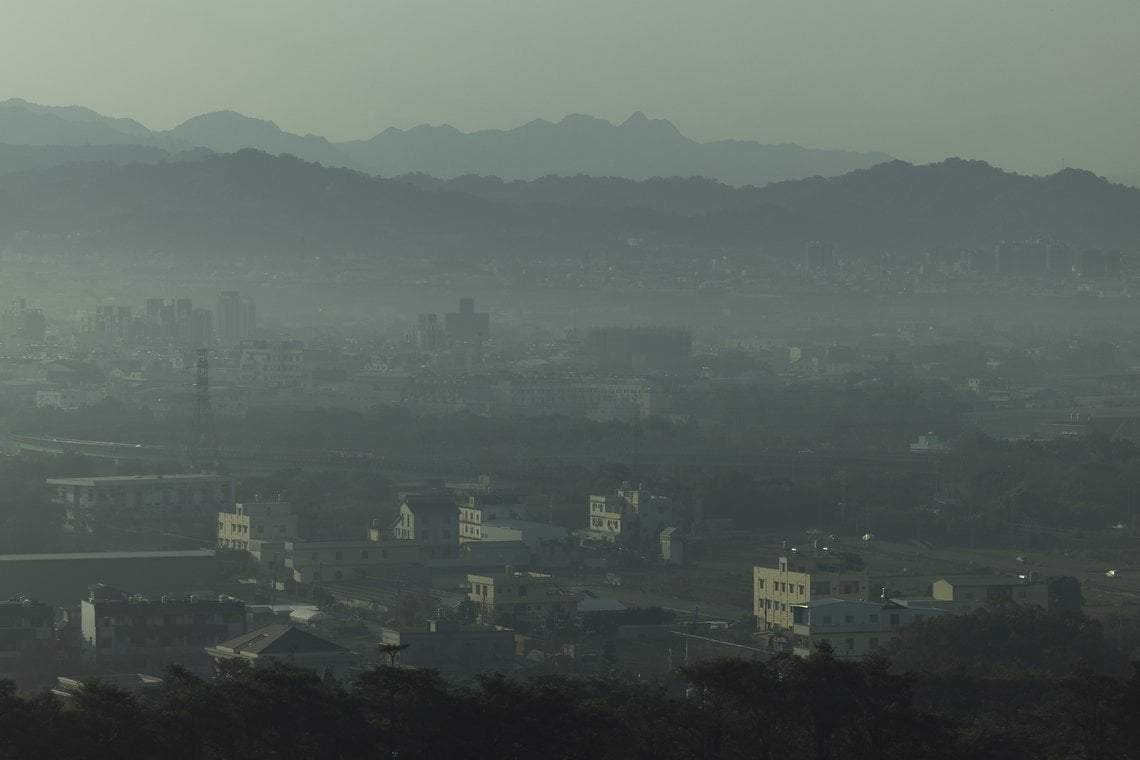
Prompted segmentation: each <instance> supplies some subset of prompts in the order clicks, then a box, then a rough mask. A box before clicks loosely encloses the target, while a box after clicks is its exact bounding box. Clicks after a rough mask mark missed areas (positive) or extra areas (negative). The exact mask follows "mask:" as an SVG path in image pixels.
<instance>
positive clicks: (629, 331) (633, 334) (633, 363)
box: [587, 327, 693, 374]
mask: <svg viewBox="0 0 1140 760" xmlns="http://www.w3.org/2000/svg"><path fill="white" fill-rule="evenodd" d="M587 343H588V345H589V350H590V354H591V355H592V356H593V358H594V362H595V363H596V366H597V368H598V371H600V372H613V373H618V374H629V373H634V374H652V373H670V374H683V373H686V372H688V371H690V370H691V367H690V365H691V363H692V358H693V331H692V330H690V329H689V328H686V327H598V328H593V329H591V330H590V331H589V333H588V335H587Z"/></svg>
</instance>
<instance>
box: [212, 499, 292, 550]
mask: <svg viewBox="0 0 1140 760" xmlns="http://www.w3.org/2000/svg"><path fill="white" fill-rule="evenodd" d="M296 537H297V516H296V515H295V514H293V508H292V507H291V506H289V503H288V502H285V501H255V502H252V503H243V502H238V503H237V504H235V505H234V511H233V512H228V511H227V512H218V548H219V549H237V550H240V551H250V549H251V546H250V542H251V541H269V542H279V541H286V540H290V539H294V538H296Z"/></svg>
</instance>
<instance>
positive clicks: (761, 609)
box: [752, 552, 870, 631]
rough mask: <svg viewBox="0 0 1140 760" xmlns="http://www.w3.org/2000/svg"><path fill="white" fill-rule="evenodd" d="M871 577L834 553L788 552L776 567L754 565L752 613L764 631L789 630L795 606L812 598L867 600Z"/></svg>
mask: <svg viewBox="0 0 1140 760" xmlns="http://www.w3.org/2000/svg"><path fill="white" fill-rule="evenodd" d="M869 596H870V578H869V577H868V575H867V573H865V572H858V571H854V570H848V569H846V568H844V567H843V563H842V562H841V561H838V560H834V559H832V558H831V557H807V556H803V555H800V554H798V553H792V552H789V553H788V554H786V555H782V556H781V557H780V558H779V560H778V561H777V564H776V566H775V567H769V566H760V567H754V568H752V598H753V614H754V615H755V616H756V623H757V626H758V628H759V629H760V630H763V631H787V630H790V629H791V627H792V607H793V606H794V605H797V604H804V603H806V602H810V601H812V600H813V599H824V598H838V599H846V600H849V601H858V600H866V599H868V598H869Z"/></svg>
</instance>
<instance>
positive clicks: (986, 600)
mask: <svg viewBox="0 0 1140 760" xmlns="http://www.w3.org/2000/svg"><path fill="white" fill-rule="evenodd" d="M931 591H932V596H933V597H934V601H936V602H954V603H955V604H956V605H957V606H958V607H959V609H960V611H963V612H968V611H970V610H973V609H977V608H978V607H982V606H984V605H986V604H994V603H998V602H1015V603H1017V604H1033V605H1036V606H1038V607H1041V608H1043V609H1049V586H1048V585H1047V584H1045V583H1042V582H1040V581H1034V580H1029V579H1028V578H1027V579H1021V578H1016V577H1013V576H1003V575H993V576H986V575H963V576H956V577H952V578H943V579H941V580H937V581H935V582H934V584H933V586H932V588H931Z"/></svg>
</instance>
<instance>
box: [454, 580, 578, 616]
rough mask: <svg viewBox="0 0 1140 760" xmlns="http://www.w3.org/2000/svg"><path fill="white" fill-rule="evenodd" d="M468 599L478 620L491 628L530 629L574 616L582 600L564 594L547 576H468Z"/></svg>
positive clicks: (565, 592)
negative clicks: (493, 626) (492, 626)
mask: <svg viewBox="0 0 1140 760" xmlns="http://www.w3.org/2000/svg"><path fill="white" fill-rule="evenodd" d="M467 584H468V587H469V591H468V599H470V600H471V601H472V602H474V603H475V610H476V618H477V619H478V620H479V621H480V622H482V623H484V624H488V625H503V626H511V627H519V626H522V627H530V626H535V625H541V624H545V623H547V622H548V621H551V620H567V619H569V618H571V617H572V616H573V615H574V612H575V610H576V609H577V606H578V602H579V601H580V596H579V595H577V594H571V593H569V592H567V591H565V590H563V589H562V588H561V587H560V586H559V585H558V583H557V582H556V581H555V579H554V577H553V576H550V575H545V574H543V573H533V572H530V573H516V572H513V571H511V570H510V569H509V568H508V569H507V570H506V571H504V572H502V573H494V574H488V575H477V574H474V573H471V574H468V576H467Z"/></svg>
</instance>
